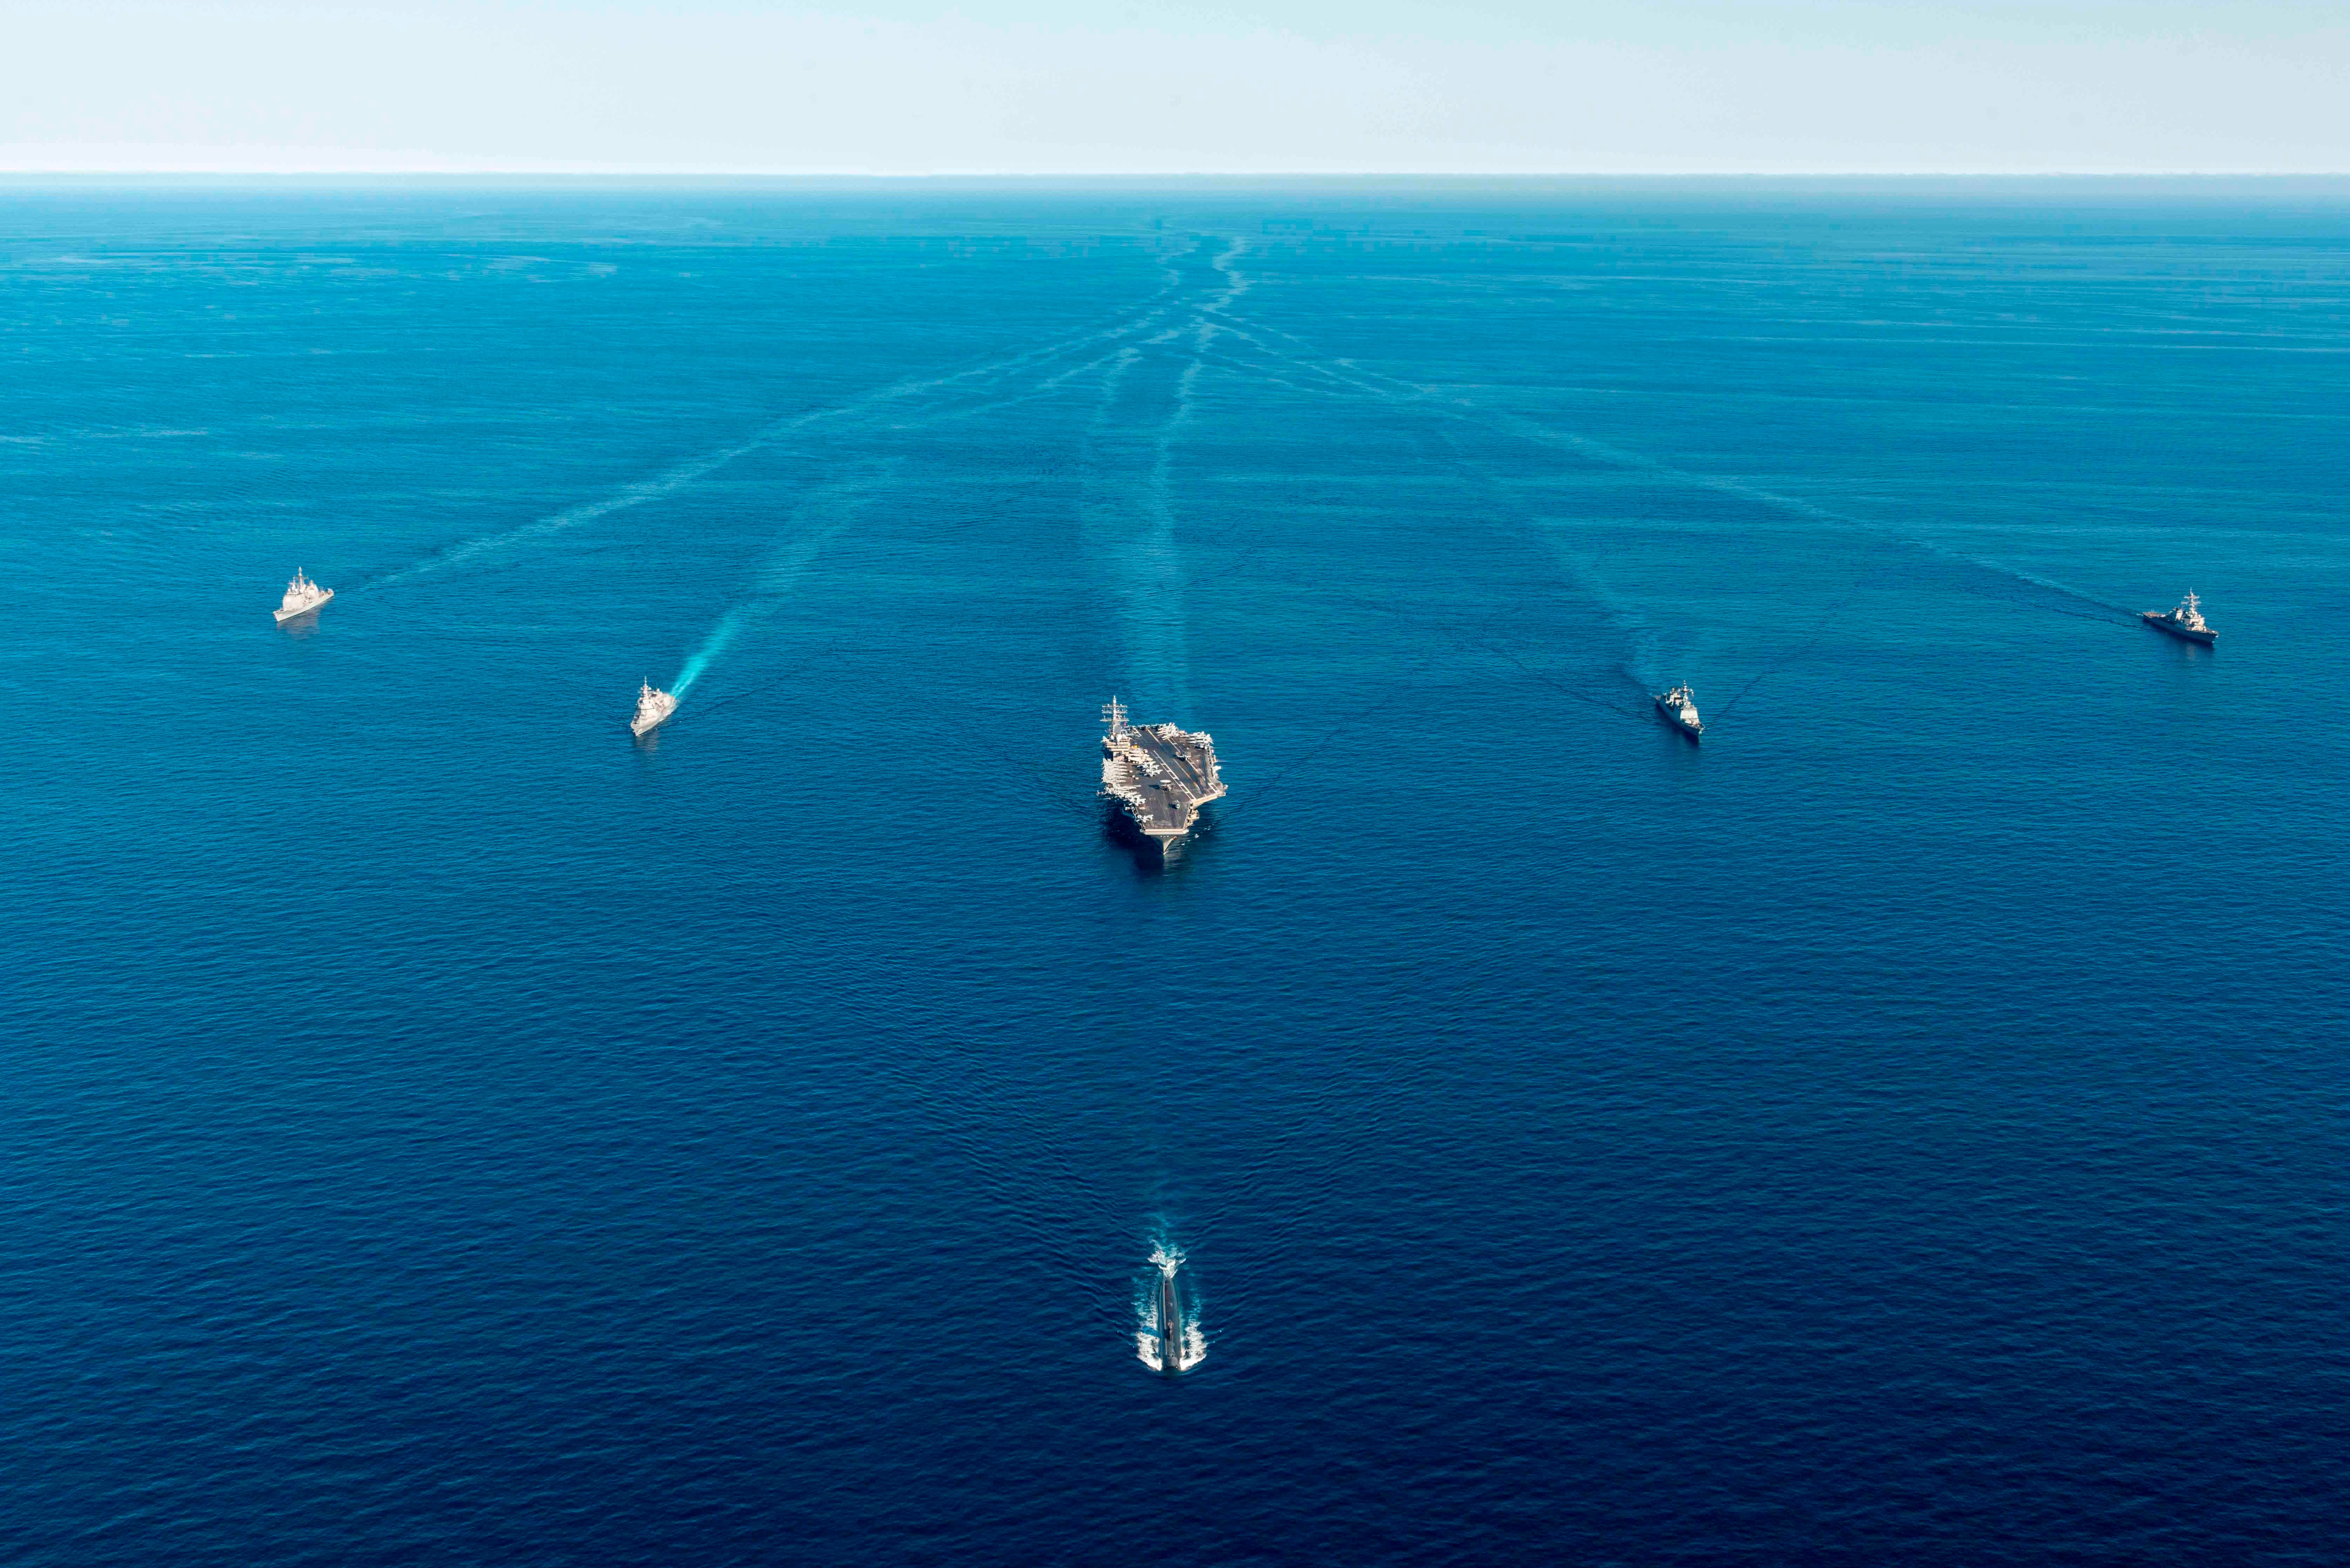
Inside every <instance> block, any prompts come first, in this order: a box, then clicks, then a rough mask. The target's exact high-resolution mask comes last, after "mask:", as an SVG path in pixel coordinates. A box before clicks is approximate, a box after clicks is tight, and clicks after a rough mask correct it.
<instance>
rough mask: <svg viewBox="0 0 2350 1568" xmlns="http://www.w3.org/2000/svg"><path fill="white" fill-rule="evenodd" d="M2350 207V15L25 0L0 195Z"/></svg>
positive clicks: (1852, 4)
mask: <svg viewBox="0 0 2350 1568" xmlns="http://www.w3.org/2000/svg"><path fill="white" fill-rule="evenodd" d="M101 169H110V170H124V169H133V170H135V169H154V170H227V171H263V170H287V171H304V170H317V171H338V170H440V171H473V170H480V171H487V170H515V171H574V170H577V171H589V170H609V171H758V172H775V173H827V172H869V173H1048V172H1052V173H1110V172H1150V173H1165V172H1187V171H1230V172H1242V173H1250V172H1276V171H1282V172H1288V171H1294V172H1326V171H1415V172H1420V171H1502V172H1534V171H1563V172H1639V173H1659V172H1706V171H1721V172H1733V171H1752V172H1795V171H1837V172H1842V171H1920V172H2042V171H2350V0H2334V3H2333V4H2330V5H2313V4H2283V3H2277V4H2264V3H2262V0H2228V3H2220V0H2214V3H2210V4H2205V5H2170V4H2140V5H2125V4H2118V3H2111V0H2075V3H2072V4H2049V5H2022V4H2003V5H2002V4H1970V5H1930V4H1928V5H1884V4H1861V3H1856V0H1814V3H1811V4H1785V3H1763V0H1758V3H1750V4H1735V3H1728V0H1650V3H1648V4H1645V5H1587V4H1582V3H1580V0H1550V3H1547V4H1536V3H1534V0H1451V3H1448V4H1442V5H1437V4H1430V3H1427V0H1350V3H1341V0H1262V3H1255V4H1252V3H1248V0H1230V3H1222V4H1217V3H1177V0H1131V3H1129V0H1096V3H1090V4H1081V3H1079V0H1004V3H999V4H991V5H951V4H945V3H933V0H869V3H865V4H858V3H853V0H851V3H843V4H836V5H821V6H817V5H775V4H767V5H751V4H727V3H723V0H665V3H657V0H608V3H603V4H590V3H585V0H412V3H407V4H398V5H393V4H382V3H376V4H344V3H339V0H305V3H303V4H299V5H295V4H255V3H251V0H216V3H212V4H204V3H193V4H190V3H169V4H165V3H157V0H146V3H135V0H133V3H126V0H72V3H70V4H65V3H53V0H30V3H27V0H0V170H101Z"/></svg>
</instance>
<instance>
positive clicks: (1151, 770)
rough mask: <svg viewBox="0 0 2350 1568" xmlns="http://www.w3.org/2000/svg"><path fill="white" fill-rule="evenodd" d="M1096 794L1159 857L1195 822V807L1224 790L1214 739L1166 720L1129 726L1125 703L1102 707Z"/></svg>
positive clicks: (1197, 814)
mask: <svg viewBox="0 0 2350 1568" xmlns="http://www.w3.org/2000/svg"><path fill="white" fill-rule="evenodd" d="M1102 722H1103V723H1104V724H1107V726H1109V729H1108V732H1107V733H1106V734H1104V735H1103V736H1102V769H1101V777H1102V782H1101V792H1102V796H1103V798H1104V799H1106V800H1108V801H1110V802H1112V803H1114V804H1115V805H1117V807H1118V810H1119V811H1120V812H1122V813H1123V814H1124V815H1125V816H1126V818H1127V820H1128V821H1129V822H1131V823H1132V824H1133V825H1134V826H1135V828H1136V830H1137V831H1138V832H1139V833H1140V834H1141V835H1142V836H1144V837H1145V838H1147V839H1149V841H1150V842H1151V843H1152V844H1154V845H1156V846H1158V847H1159V853H1160V854H1161V855H1164V854H1166V853H1167V852H1168V851H1169V850H1171V849H1172V848H1174V846H1176V845H1177V844H1179V843H1180V842H1181V841H1182V839H1183V837H1184V836H1185V835H1187V834H1189V833H1190V832H1191V829H1192V828H1193V827H1194V826H1197V825H1198V823H1199V820H1200V808H1201V806H1203V805H1207V804H1208V803H1209V802H1210V801H1211V800H1221V799H1222V798H1223V794H1224V781H1223V776H1222V774H1219V773H1218V772H1217V771H1216V743H1215V742H1214V741H1212V740H1211V739H1210V738H1209V737H1208V736H1206V735H1203V734H1199V733H1196V732H1192V731H1190V730H1179V729H1177V728H1176V727H1175V726H1174V725H1172V724H1129V723H1128V722H1127V716H1126V704H1125V703H1123V702H1121V701H1118V699H1117V698H1115V697H1113V698H1111V699H1110V700H1109V701H1107V702H1106V703H1104V704H1103V705H1102Z"/></svg>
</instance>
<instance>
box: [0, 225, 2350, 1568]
mask: <svg viewBox="0 0 2350 1568" xmlns="http://www.w3.org/2000/svg"><path fill="white" fill-rule="evenodd" d="M2346 373H2350V188H2345V187H2340V186H2332V187H2329V186H2324V185H2282V184H2278V185H2265V186H2264V185H2251V184H2247V185H2225V184H2211V185H2202V186H2196V185H2178V186H2162V185H2155V184H2145V183H2141V184H2136V185H2119V184H2116V185H2095V184H2086V183H2084V184H2064V183H2054V184H2051V183H2046V182H2043V183H2041V184H2037V185H2032V186H2015V187H1997V186H1988V185H1986V186H1964V185H1954V184H1935V183H1916V184H1908V185H1883V186H1869V185H1860V184H1854V185H1846V186H1835V185H1819V186H1805V185H1800V184H1794V183H1780V184H1750V185H1741V186H1720V187H1708V186H1702V185H1657V186H1632V185H1618V186H1604V185H1586V186H1575V185H1556V186H1544V185H1534V184H1526V185H1503V186H1492V187H1470V186H1451V187H1445V186H1430V185H1423V186H1409V187H1407V186H1379V185H1347V186H1340V185H1330V186H1295V187H1285V188H1275V187H1257V188H1246V187H1238V186H1234V187H1212V186H1180V185H1159V186H1152V187H1137V188H1132V189H1120V190H1083V189H1076V188H1052V187H1026V188H1013V187H1005V188H987V187H977V186H968V187H931V186H924V185H920V184H909V185H901V186H889V187H880V188H864V189H856V188H846V187H844V188H839V189H827V188H819V187H799V188H785V187H774V188H756V187H739V186H738V187H725V186H708V187H699V188H675V189H667V190H657V189H622V188H586V187H582V188H575V189H567V190H562V191H554V190H516V189H502V188H497V187H494V186H464V185H446V186H437V187H399V186H379V187H370V188H368V189H365V190H359V191H334V190H325V189H311V188H304V187H298V186H296V187H287V188H280V189H269V190H260V189H251V188H245V189H237V188H199V187H189V186H180V187H172V188H167V189H162V190H155V191H139V190H133V189H129V188H120V187H118V188H106V189H72V188H64V187H38V186H26V185H19V186H16V187H13V188H10V189H8V190H7V191H6V192H5V201H0V552H5V556H0V561H5V574H6V585H7V586H6V588H5V596H4V597H0V603H5V607H6V614H5V617H0V681H5V695H6V700H7V704H8V708H9V711H10V712H11V713H12V714H13V716H14V720H15V722H14V724H13V725H12V734H11V738H10V742H9V745H8V748H7V750H8V762H7V764H6V766H5V778H6V781H7V785H8V810H7V829H8V830H7V832H6V833H5V835H0V883H5V888H6V893H5V898H0V952H5V975H0V998H5V1017H6V1019H7V1021H8V1026H7V1028H6V1030H5V1045H0V1062H4V1063H5V1071H6V1076H7V1088H6V1094H5V1117H6V1128H7V1133H6V1137H5V1143H0V1322H5V1324H6V1325H7V1332H6V1334H5V1336H0V1434H5V1447H6V1453H7V1463H6V1466H5V1472H0V1503H5V1506H0V1549H5V1553H6V1555H7V1556H8V1557H9V1558H10V1559H11V1560H12V1561H15V1562H20V1563H37V1564H83V1563H92V1564H96V1563H104V1564H116V1563H120V1564H152V1563H218V1564H232V1563H234V1564H246V1563H330V1562H331V1563H662V1564H667V1563H732V1562H761V1561H772V1562H822V1563H956V1564H963V1563H1005V1564H1031V1563H1087V1564H1090V1563H1106V1562H1133V1563H1153V1562H1165V1563H1239V1562H1261V1563H1465V1562H1481V1561H1482V1562H1500V1561H1512V1560H1514V1561H1520V1562H1537V1561H1549V1562H1583V1563H1712V1562H1719V1563H1792V1562H1821V1563H1854V1564H1861V1563H1867V1564H1882V1563H1985V1562H2015V1563H2052V1562H2077V1563H2147V1562H2154V1561H2164V1560H2168V1561H2195V1562H2220V1561H2232V1562H2262V1563H2293V1562H2311V1563H2314V1562H2323V1561H2327V1560H2330V1559H2331V1558H2332V1557H2333V1555H2334V1553H2335V1552H2338V1550H2339V1545H2338V1540H2339V1534H2340V1525H2341V1521H2342V1519H2343V1517H2344V1515H2345V1511H2350V1462H2346V1461H2345V1459H2344V1457H2343V1456H2344V1453H2345V1443H2350V1355H2345V1348H2344V1334H2345V1323H2350V1239H2345V1200H2350V1122H2345V1110H2350V1105H2345V1038H2350V1006H2345V997H2346V995H2350V988H2345V981H2344V955H2345V936H2350V932H2345V916H2344V900H2343V888H2344V872H2345V856H2344V851H2345V826H2344V804H2345V788H2344V786H2345V771H2346V770H2345V761H2344V756H2345V748H2344V742H2345V711H2350V634H2346V633H2345V627H2350V541H2345V530H2344V520H2345V494H2350V456H2346V455H2345V453H2350V445H2345V441H2350V381H2345V374H2346ZM296 566H300V567H303V568H306V569H307V570H308V571H309V572H310V573H311V574H312V575H313V576H316V577H317V578H318V580H319V581H321V582H322V583H324V584H326V585H327V586H328V587H333V588H335V589H336V590H337V597H336V598H335V600H334V601H333V603H331V604H330V605H328V607H327V608H326V610H325V611H324V613H323V614H322V615H321V616H319V617H318V618H317V619H316V620H315V621H314V622H311V623H308V624H303V623H296V624H295V625H293V626H291V627H289V628H285V629H280V628H277V627H276V626H274V625H273V624H272V621H271V618H270V614H269V612H270V610H271V608H272V607H274V606H275V605H276V601H277V597H278V594H279V593H280V591H281V589H282V587H283V586H284V584H285V581H286V578H287V577H288V576H290V575H291V574H292V573H293V571H294V569H295V568H296ZM2189 588H2192V589H2194V590H2195V591H2197V592H2198V593H2199V594H2200V595H2202V596H2203V599H2204V602H2205V605H2206V607H2207V609H2208V611H2209V613H2210V617H2211V618H2212V621H2213V623H2214V624H2215V625H2217V626H2218V627H2219V628H2220V645H2219V647H2218V648H2217V649H2212V650H2206V649H2197V648H2192V647H2189V646H2187V645H2184V644H2181V643H2178V642H2174V641H2170V640H2168V639H2164V638H2162V637H2161V636H2159V635H2158V634H2157V633H2154V632H2152V631H2149V630H2147V628H2143V627H2141V626H2139V625H2137V623H2136V620H2135V618H2134V612H2136V611H2137V610H2139V609H2145V608H2157V607H2168V606H2169V605H2171V604H2172V603H2174V602H2176V601H2177V599H2178V597H2179V596H2180V595H2181V594H2183V593H2184V592H2185V591H2187V590H2188V589H2189ZM640 679H650V680H652V681H653V682H654V684H656V685H668V686H671V687H681V688H682V701H681V706H680V708H679V711H678V714H677V717H676V719H675V720H674V721H673V722H671V724H670V725H669V726H668V727H667V728H666V729H665V730H663V731H661V732H660V733H659V734H658V735H657V736H656V737H655V738H654V739H653V740H651V741H650V742H644V743H632V742H631V740H630V738H629V734H628V732H627V730H626V727H625V722H626V720H627V717H628V715H629V711H630V707H631V704H632V702H633V701H634V694H635V692H636V690H637V684H638V682H639V680H640ZM1680 680H1687V681H1689V682H1690V683H1691V684H1692V685H1693V687H1694V688H1695V691H1696V695H1697V699H1698V701H1699V704H1700V708H1701V709H1702V711H1703V712H1704V714H1705V718H1706V722H1707V725H1708V729H1707V732H1706V736H1705V740H1704V742H1703V743H1702V746H1701V747H1700V746H1694V745H1691V744H1690V743H1688V742H1684V741H1683V740H1681V739H1680V738H1679V737H1678V736H1676V735H1675V734H1673V733H1671V732H1669V731H1668V730H1667V729H1666V728H1665V727H1664V726H1663V725H1662V724H1660V723H1659V722H1658V720H1657V717H1656V715H1655V714H1654V712H1653V711H1651V710H1650V708H1649V705H1648V693H1649V692H1651V691H1659V690H1662V689H1663V688H1664V686H1666V685H1668V684H1669V683H1672V682H1675V681H1680ZM1113 692H1117V693H1122V694H1123V695H1124V696H1125V697H1126V699H1127V700H1128V701H1129V702H1130V703H1131V704H1132V705H1133V706H1134V708H1135V710H1136V712H1137V714H1138V716H1139V717H1140V718H1142V719H1145V720H1162V719H1163V720H1173V721H1176V722H1181V723H1183V724H1185V725H1187V726H1190V727H1193V728H1201V729H1205V730H1208V731H1210V732H1212V733H1213V735H1214V736H1215V739H1216V743H1217V746H1218V749H1219V752H1220V753H1221V755H1222V762H1223V767H1224V772H1225V774H1226V777H1227V778H1228V780H1229V781H1230V782H1231V784H1232V794H1231V795H1230V797H1229V798H1228V799H1227V800H1225V801H1223V802H1222V803H1220V804H1219V805H1216V806H1215V807H1213V808H1211V826H1210V828H1209V830H1208V831H1207V832H1206V833H1205V834H1204V835H1203V836H1201V839H1200V840H1199V841H1198V842H1197V843H1196V844H1195V845H1193V846H1191V849H1190V850H1189V852H1188V853H1187V854H1185V855H1183V856H1182V857H1180V858H1179V859H1178V861H1177V862H1176V863H1175V864H1174V865H1173V866H1171V867H1169V868H1167V869H1165V870H1164V871H1161V870H1158V869H1154V868H1149V867H1142V866H1139V865H1138V864H1137V863H1136V861H1135V859H1134V857H1132V856H1131V855H1130V854H1129V853H1128V850H1126V849H1125V848H1124V847H1122V846H1120V845H1119V844H1118V843H1117V842H1115V841H1113V840H1112V839H1111V838H1110V837H1109V836H1107V835H1106V834H1105V832H1104V830H1103V825H1102V820H1101V816H1100V813H1099V808H1098V806H1097V804H1096V802H1095V800H1094V799H1093V796H1092V787H1093V784H1094V780H1095V775H1096V769H1097V753H1096V736H1097V725H1096V723H1095V715H1096V711H1097V706H1098V705H1099V704H1100V703H1101V702H1103V701H1106V700H1107V698H1109V697H1110V696H1111V695H1112V693H1113ZM1154 1251H1159V1252H1160V1253H1161V1255H1162V1256H1166V1255H1172V1253H1173V1252H1175V1251H1180V1252H1181V1253H1182V1254H1183V1255H1184V1256H1185V1257H1186V1259H1187V1260H1188V1261H1187V1262H1185V1263H1184V1265H1183V1269H1182V1278H1183V1280H1184V1281H1185V1282H1186V1285H1187V1287H1188V1289H1189V1292H1190V1295H1189V1296H1188V1297H1187V1310H1189V1311H1191V1312H1192V1313H1193V1314H1194V1315H1195V1316H1196V1320H1197V1321H1196V1325H1195V1327H1196V1332H1197V1334H1198V1348H1199V1350H1200V1352H1201V1355H1200V1358H1199V1359H1198V1361H1197V1363H1196V1365H1194V1366H1192V1367H1191V1370H1190V1371H1189V1372H1187V1373H1185V1374H1184V1375H1183V1376H1180V1377H1174V1378H1170V1377H1165V1376H1158V1375H1155V1374H1153V1373H1152V1372H1151V1371H1150V1370H1149V1367H1148V1366H1146V1365H1144V1364H1143V1361H1142V1360H1140V1359H1139V1358H1138V1355H1137V1345H1138V1333H1139V1332H1143V1333H1144V1334H1145V1337H1146V1338H1147V1331H1148V1329H1149V1324H1150V1323H1151V1321H1152V1319H1151V1316H1150V1314H1152V1313H1153V1312H1154V1311H1155V1310H1156V1308H1155V1303H1154V1302H1153V1300H1152V1292H1153V1288H1154V1287H1153V1282H1154V1281H1155V1279H1156V1277H1157V1275H1156V1270H1155V1269H1154V1268H1153V1266H1152V1263H1151V1258H1152V1255H1153V1253H1154ZM1187 1355H1188V1351H1187Z"/></svg>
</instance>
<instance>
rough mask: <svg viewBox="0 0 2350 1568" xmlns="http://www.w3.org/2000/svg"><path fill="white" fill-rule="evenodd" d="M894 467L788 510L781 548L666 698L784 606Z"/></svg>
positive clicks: (687, 687)
mask: <svg viewBox="0 0 2350 1568" xmlns="http://www.w3.org/2000/svg"><path fill="white" fill-rule="evenodd" d="M899 463H900V460H895V459H893V460H891V461H889V462H886V463H877V464H873V465H871V466H870V468H869V469H868V472H864V473H861V474H859V475H858V476H857V477H855V478H853V479H847V480H842V481H839V482H837V483H832V484H827V485H826V486H824V487H823V488H822V489H820V490H817V491H816V492H815V493H812V494H810V495H809V496H807V497H806V499H805V500H803V501H802V502H801V503H800V504H799V505H798V506H797V507H795V508H794V509H793V513H792V523H793V526H792V528H791V529H789V530H788V531H787V533H786V536H785V540H784V542H783V543H782V544H781V545H777V546H776V547H775V550H774V551H773V552H772V553H771V554H770V555H769V556H768V557H767V559H766V562H765V564H764V566H761V567H760V569H759V576H758V579H757V581H756V582H755V583H754V585H753V587H752V590H751V593H750V594H749V596H748V597H745V598H743V600H742V601H741V602H740V603H738V604H735V605H733V606H732V607H729V608H728V609H727V611H726V613H725V614H724V615H722V616H720V617H719V618H718V621H717V624H716V625H714V626H712V628H710V630H709V631H708V633H707V634H705V635H704V636H703V638H702V641H701V642H700V644H698V645H697V646H696V647H695V648H694V649H693V651H692V652H691V653H689V654H687V655H686V658H685V663H684V665H683V667H682V668H681V669H680V670H679V671H678V675H677V680H676V681H675V682H674V683H673V684H672V685H671V687H670V694H671V696H673V697H676V698H678V699H679V700H680V701H682V700H683V699H684V697H685V694H686V693H687V692H688V691H691V690H692V689H693V687H694V685H695V684H696V683H697V682H698V681H700V680H701V679H702V677H703V676H704V675H706V674H708V673H709V672H710V670H711V668H712V666H713V665H715V664H716V663H717V662H718V660H719V659H720V658H721V657H722V656H723V654H724V653H725V652H726V650H727V649H730V648H732V647H733V645H734V642H735V640H736V639H738V638H740V637H741V636H742V635H743V632H745V631H747V630H749V629H750V628H752V627H754V626H755V625H756V624H757V623H758V622H760V621H762V620H764V619H765V618H767V617H768V616H771V615H773V614H774V613H775V611H776V610H778V609H780V608H782V607H784V606H785V604H786V603H788V602H789V601H790V599H791V597H792V592H793V590H794V589H795V587H798V585H799V580H800V576H801V575H802V574H803V573H805V572H806V570H807V568H808V566H809V564H810V563H812V562H813V561H815V559H816V557H817V556H820V555H822V554H823V553H824V550H825V547H826V546H827V545H830V544H831V543H832V541H833V540H834V539H836V538H837V537H838V536H839V535H840V533H841V531H842V530H843V529H845V528H847V526H848V525H849V524H851V523H853V522H854V521H856V517H857V514H858V508H859V507H860V506H861V504H863V502H864V500H865V498H866V497H867V495H868V493H870V492H872V491H874V490H876V489H879V488H882V487H884V486H886V485H887V484H888V483H889V480H890V478H891V477H892V476H893V475H894V474H895V473H896V472H897V470H898V468H899Z"/></svg>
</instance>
